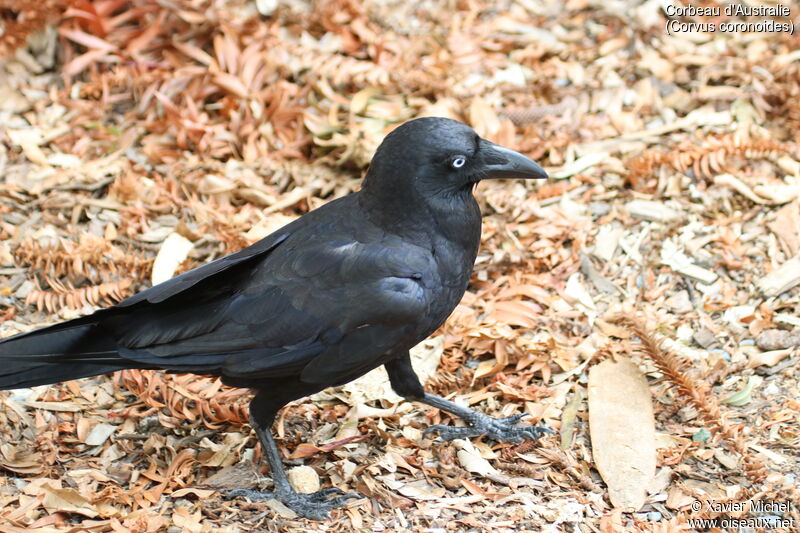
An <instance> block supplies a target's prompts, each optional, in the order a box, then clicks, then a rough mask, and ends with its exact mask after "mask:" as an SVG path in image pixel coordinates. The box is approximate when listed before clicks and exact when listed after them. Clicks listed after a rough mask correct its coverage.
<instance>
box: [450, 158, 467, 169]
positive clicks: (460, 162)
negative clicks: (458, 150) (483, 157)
mask: <svg viewBox="0 0 800 533" xmlns="http://www.w3.org/2000/svg"><path fill="white" fill-rule="evenodd" d="M450 164H451V165H452V166H453V168H461V167H463V166H464V165H466V164H467V159H466V158H465V157H464V156H458V157H455V158H454V159H453V162H452V163H450Z"/></svg>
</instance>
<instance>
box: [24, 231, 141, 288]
mask: <svg viewBox="0 0 800 533" xmlns="http://www.w3.org/2000/svg"><path fill="white" fill-rule="evenodd" d="M14 256H15V258H16V260H17V262H18V263H20V264H22V265H24V266H26V267H27V268H29V269H33V270H37V271H39V272H41V273H43V274H46V275H49V276H53V277H56V278H60V277H64V276H67V277H69V278H73V279H74V278H76V277H78V276H85V277H86V278H88V279H90V280H93V281H99V280H100V279H102V276H101V274H102V273H111V274H112V275H117V274H119V273H120V272H124V273H125V274H126V275H128V276H135V277H136V278H140V279H141V278H144V277H146V276H147V275H148V274H149V273H150V270H151V269H152V265H153V259H152V258H147V257H144V256H142V255H140V254H136V253H131V252H124V251H122V250H121V249H119V248H117V247H116V246H114V245H113V244H111V242H109V241H108V240H106V239H103V238H102V237H95V236H93V235H88V234H84V235H81V237H80V241H79V242H77V243H76V242H73V241H70V240H67V239H59V240H58V241H56V242H55V243H54V244H52V245H50V246H44V245H42V244H40V243H39V242H38V241H36V240H34V239H26V240H25V241H24V242H23V243H22V244H21V245H20V246H19V247H18V248H17V249H16V250H15V251H14Z"/></svg>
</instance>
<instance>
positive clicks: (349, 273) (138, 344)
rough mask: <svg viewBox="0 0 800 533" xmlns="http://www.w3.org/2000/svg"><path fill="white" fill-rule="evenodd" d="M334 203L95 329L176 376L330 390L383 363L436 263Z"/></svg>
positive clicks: (424, 300) (124, 352) (407, 330)
mask: <svg viewBox="0 0 800 533" xmlns="http://www.w3.org/2000/svg"><path fill="white" fill-rule="evenodd" d="M351 198H352V197H351ZM342 200H343V201H341V202H332V203H331V204H328V205H327V206H325V207H323V208H321V209H319V210H317V211H315V212H314V217H311V218H309V219H308V220H306V217H304V218H303V219H302V221H303V222H307V223H305V224H294V223H293V224H292V225H290V226H287V228H285V230H283V231H279V232H278V233H277V234H276V235H278V237H275V238H274V240H273V241H271V244H269V245H262V247H261V250H262V251H261V252H258V253H250V252H249V250H250V249H246V250H243V252H247V253H242V252H239V254H241V255H239V258H240V259H239V260H238V261H229V262H228V263H227V264H226V265H225V266H223V267H221V268H220V267H217V266H214V268H213V269H209V271H208V272H210V274H208V275H205V276H199V275H197V274H196V275H194V276H186V275H184V276H186V277H185V278H184V280H183V281H178V282H176V283H174V284H173V285H171V286H169V287H163V288H162V287H161V286H158V287H154V288H153V289H149V291H145V292H144V293H141V294H140V295H137V296H136V297H134V298H136V300H134V301H132V300H133V299H129V300H128V301H126V302H123V304H121V305H120V306H119V307H120V308H121V310H122V311H124V310H125V309H126V308H127V309H129V312H123V313H120V314H112V315H109V316H108V318H107V319H106V320H103V322H102V326H103V327H104V328H106V329H108V330H109V331H110V332H111V333H112V335H113V336H114V337H115V338H117V339H118V342H119V344H120V345H121V347H122V348H121V349H120V355H121V356H122V357H124V358H126V359H129V360H131V361H134V362H135V363H136V364H139V365H147V366H152V367H158V368H167V369H172V370H176V371H187V372H208V373H221V374H223V375H227V376H231V377H251V378H258V377H265V378H266V377H280V376H290V375H298V374H300V375H301V377H302V379H303V380H305V381H310V382H315V383H328V382H335V381H338V380H339V378H341V377H342V376H344V375H345V374H347V375H350V373H353V372H355V371H356V370H359V369H363V371H366V370H368V369H369V368H370V367H371V366H376V365H377V364H380V361H379V360H378V357H379V356H380V355H381V354H383V353H385V352H386V351H387V350H390V349H392V348H393V347H394V346H396V345H398V344H400V343H402V342H403V341H404V340H405V339H407V338H409V336H410V335H412V332H413V330H414V327H413V326H412V325H413V324H415V323H417V322H419V321H420V320H421V319H424V317H425V316H426V314H427V311H428V309H429V307H430V304H431V302H430V301H429V300H430V297H431V291H430V290H428V289H429V288H430V287H434V286H435V285H436V283H435V280H434V279H433V278H432V277H433V276H434V275H435V273H436V266H435V264H434V262H433V258H432V256H431V254H430V252H429V251H427V250H424V249H422V248H420V247H416V246H413V245H410V244H408V243H406V242H404V241H401V240H400V239H398V238H396V237H393V236H391V235H386V234H384V233H383V232H382V231H380V230H378V229H377V228H374V227H370V225H369V224H368V223H367V222H366V221H365V219H364V218H363V215H361V214H360V212H359V211H358V210H354V209H350V208H352V207H354V204H355V202H354V199H351V200H349V203H348V201H344V200H345V199H342ZM335 204H338V206H339V207H338V208H336V205H335ZM329 206H330V207H329ZM326 208H328V209H326ZM296 222H297V221H296ZM284 235H285V236H284ZM268 239H269V238H268ZM262 242H263V241H262ZM259 244H260V243H259ZM255 246H258V245H255ZM231 257H233V256H231ZM211 265H215V263H211V264H210V265H207V266H211ZM202 268H206V267H201V269H202ZM201 269H198V270H201ZM192 272H195V271H192ZM192 272H189V273H187V274H192ZM176 280H180V277H179V278H176ZM173 281H174V280H173ZM167 283H169V282H167ZM148 293H149V294H148Z"/></svg>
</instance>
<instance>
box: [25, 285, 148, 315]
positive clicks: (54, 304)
mask: <svg viewBox="0 0 800 533" xmlns="http://www.w3.org/2000/svg"><path fill="white" fill-rule="evenodd" d="M47 283H48V284H49V285H50V287H51V288H52V289H53V290H52V291H48V290H43V289H41V288H39V287H36V288H34V289H32V290H31V292H30V293H28V297H27V298H26V299H25V304H26V305H31V304H36V308H37V309H38V310H39V311H45V310H47V312H48V313H55V312H56V311H58V310H59V309H63V308H65V307H66V308H68V309H81V308H82V307H84V306H87V305H90V306H94V307H96V306H98V305H101V304H104V305H110V304H115V303H117V302H120V301H122V300H124V299H125V298H126V297H127V296H129V295H130V293H131V291H130V288H131V285H133V281H132V280H130V279H122V280H119V281H110V282H108V283H101V284H99V285H90V286H88V287H80V288H75V287H72V286H71V285H69V286H67V285H64V284H62V283H60V282H58V281H56V280H52V279H50V278H47Z"/></svg>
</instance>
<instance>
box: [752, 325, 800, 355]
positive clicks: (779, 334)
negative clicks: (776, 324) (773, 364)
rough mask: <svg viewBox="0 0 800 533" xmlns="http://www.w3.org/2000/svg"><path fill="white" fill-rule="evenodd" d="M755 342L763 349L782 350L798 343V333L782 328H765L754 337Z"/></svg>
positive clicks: (799, 340)
mask: <svg viewBox="0 0 800 533" xmlns="http://www.w3.org/2000/svg"><path fill="white" fill-rule="evenodd" d="M756 344H757V345H758V347H759V348H761V349H762V350H764V351H767V352H769V351H772V350H784V349H786V348H791V347H793V346H798V345H800V335H798V334H792V333H791V332H789V331H786V330H783V329H767V330H764V331H762V332H761V333H760V334H759V335H758V337H757V338H756Z"/></svg>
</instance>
